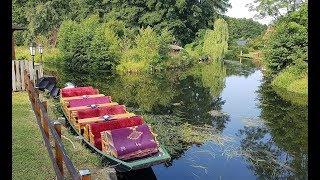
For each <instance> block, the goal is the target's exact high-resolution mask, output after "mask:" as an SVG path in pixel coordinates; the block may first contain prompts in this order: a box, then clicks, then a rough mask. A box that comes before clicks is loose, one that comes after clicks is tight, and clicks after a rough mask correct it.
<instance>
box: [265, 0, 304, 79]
mask: <svg viewBox="0 0 320 180" xmlns="http://www.w3.org/2000/svg"><path fill="white" fill-rule="evenodd" d="M297 17H299V18H297ZM307 17H308V11H307V5H304V7H303V8H301V10H299V11H297V12H293V13H292V14H289V16H288V17H284V18H282V19H280V21H279V22H278V24H276V26H275V30H274V32H273V33H272V34H271V36H270V38H269V39H268V42H267V47H266V49H265V63H266V65H267V68H268V70H269V73H270V74H272V75H275V74H278V73H279V72H280V71H281V70H283V69H284V68H286V67H287V66H289V65H298V64H300V65H302V67H304V65H303V63H304V62H307V61H308V29H307V23H306V20H305V19H307Z"/></svg>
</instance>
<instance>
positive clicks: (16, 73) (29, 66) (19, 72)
mask: <svg viewBox="0 0 320 180" xmlns="http://www.w3.org/2000/svg"><path fill="white" fill-rule="evenodd" d="M24 70H26V71H27V73H29V74H30V79H31V80H32V81H36V80H37V79H39V78H41V77H43V67H42V64H41V63H34V68H33V63H32V61H29V60H12V91H21V90H22V91H24V90H26V86H25V82H24V77H23V76H24V74H23V73H24Z"/></svg>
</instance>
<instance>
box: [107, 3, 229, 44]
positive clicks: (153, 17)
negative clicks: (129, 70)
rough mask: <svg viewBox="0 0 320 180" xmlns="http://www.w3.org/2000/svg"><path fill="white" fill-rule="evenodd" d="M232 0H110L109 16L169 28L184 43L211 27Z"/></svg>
mask: <svg viewBox="0 0 320 180" xmlns="http://www.w3.org/2000/svg"><path fill="white" fill-rule="evenodd" d="M228 1H229V0H209V1H203V0H200V1H186V0H178V1H173V0H163V1H156V0H139V1H132V0H131V1H124V0H106V1H104V6H105V7H107V8H106V14H105V19H106V20H109V19H117V20H123V21H124V22H126V24H128V25H129V26H130V27H139V28H140V27H147V26H151V27H153V29H154V30H155V31H156V32H157V33H160V32H161V30H162V29H168V30H169V31H170V32H172V34H173V35H174V36H175V37H176V38H177V41H178V42H179V43H181V44H187V43H190V42H192V41H193V39H194V37H195V35H196V33H197V32H198V30H199V29H203V28H207V27H208V26H209V23H210V22H212V21H213V20H214V15H215V14H218V13H223V12H226V10H227V8H228V7H230V4H229V3H228Z"/></svg>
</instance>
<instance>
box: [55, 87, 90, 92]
mask: <svg viewBox="0 0 320 180" xmlns="http://www.w3.org/2000/svg"><path fill="white" fill-rule="evenodd" d="M91 89H93V87H92V86H85V87H74V88H62V89H61V92H72V91H79V90H91Z"/></svg>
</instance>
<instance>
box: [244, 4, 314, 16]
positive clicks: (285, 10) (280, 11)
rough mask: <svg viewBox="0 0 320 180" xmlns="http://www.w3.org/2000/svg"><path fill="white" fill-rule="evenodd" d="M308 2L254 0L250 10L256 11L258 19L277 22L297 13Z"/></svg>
mask: <svg viewBox="0 0 320 180" xmlns="http://www.w3.org/2000/svg"><path fill="white" fill-rule="evenodd" d="M307 2H308V0H254V1H253V2H251V3H249V4H248V6H249V9H250V10H251V11H256V12H257V14H256V15H255V16H256V17H258V18H264V17H273V18H274V19H275V20H277V19H279V18H281V17H284V16H287V15H288V14H289V13H290V12H294V11H297V10H298V9H299V7H300V6H302V5H303V4H305V3H307Z"/></svg>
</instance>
